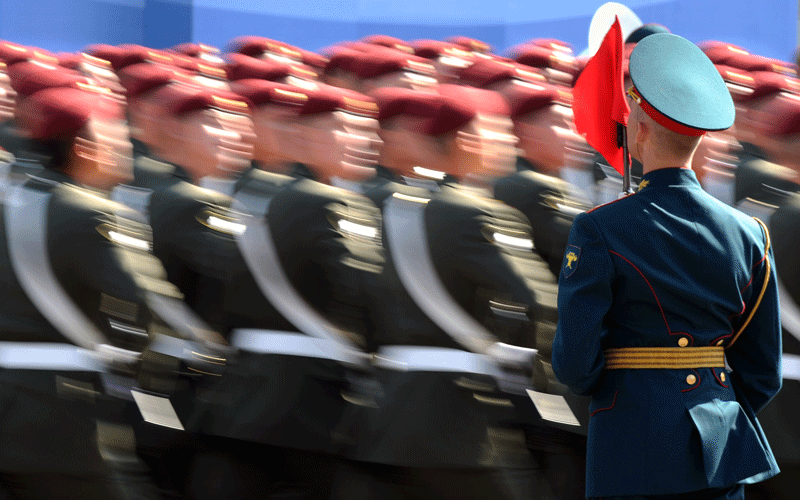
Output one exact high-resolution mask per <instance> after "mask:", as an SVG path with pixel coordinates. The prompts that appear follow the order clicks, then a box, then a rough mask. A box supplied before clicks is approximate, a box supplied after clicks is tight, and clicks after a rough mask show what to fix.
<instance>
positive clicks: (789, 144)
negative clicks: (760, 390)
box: [736, 93, 800, 498]
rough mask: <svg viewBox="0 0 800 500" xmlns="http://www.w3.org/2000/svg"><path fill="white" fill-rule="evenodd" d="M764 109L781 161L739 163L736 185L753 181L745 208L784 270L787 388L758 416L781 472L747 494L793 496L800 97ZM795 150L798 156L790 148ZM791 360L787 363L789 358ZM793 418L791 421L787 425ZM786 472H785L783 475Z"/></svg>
mask: <svg viewBox="0 0 800 500" xmlns="http://www.w3.org/2000/svg"><path fill="white" fill-rule="evenodd" d="M759 111H760V112H763V113H765V116H764V120H765V122H766V120H767V117H769V118H768V120H769V121H768V122H766V123H765V125H766V126H765V127H764V128H763V129H762V130H763V133H764V134H766V135H767V137H765V138H763V139H762V144H764V145H765V146H766V147H767V149H768V150H769V151H770V153H771V155H775V156H773V157H774V158H776V160H777V159H780V164H777V163H772V162H768V161H766V160H761V159H755V158H754V159H750V160H749V161H747V162H743V163H741V164H740V165H739V167H738V170H737V176H736V181H737V187H739V186H742V187H744V186H748V185H749V186H751V188H750V189H749V190H748V191H747V196H748V197H749V199H746V200H745V202H744V203H742V204H740V208H741V209H748V208H752V209H759V210H760V211H762V212H763V215H759V216H760V217H761V216H764V217H768V219H769V221H768V223H769V227H770V235H771V237H772V241H773V243H772V244H773V249H774V254H775V265H776V267H777V268H778V269H779V270H780V271H779V274H778V284H779V291H780V302H781V326H782V327H783V359H784V368H783V373H782V375H783V388H782V389H781V392H780V393H778V395H777V396H775V398H774V399H773V401H772V402H771V403H770V404H769V405H768V406H767V407H766V408H764V410H762V411H761V412H760V413H759V415H758V418H759V421H760V422H761V425H762V426H763V428H764V433H765V434H766V436H767V438H768V439H769V440H770V444H771V446H772V451H773V453H774V455H775V459H776V460H777V462H778V465H779V466H780V468H781V471H782V472H783V473H782V474H780V475H778V476H776V477H775V478H773V479H770V480H769V481H766V482H764V483H759V484H757V485H753V486H752V487H748V498H750V497H753V498H791V496H792V490H793V487H792V482H793V481H792V479H791V478H792V475H793V474H794V473H796V472H797V470H798V468H800V454H799V453H798V450H797V448H796V447H795V446H792V445H790V443H791V442H792V440H793V439H794V438H796V437H797V436H798V428H797V426H796V425H794V424H793V423H789V422H793V420H792V419H793V417H792V415H795V414H797V411H798V405H797V401H798V399H797V398H798V394H800V382H799V381H798V380H800V373H798V371H797V370H796V369H795V368H794V367H796V366H797V359H798V356H800V306H798V304H800V286H798V285H800V279H798V265H797V259H796V255H797V250H798V247H797V242H798V239H797V236H798V235H797V228H798V214H800V202H798V196H799V195H798V194H797V192H798V191H800V177H798V172H797V160H796V155H797V153H798V151H800V148H799V147H798V146H800V141H798V137H800V127H798V124H800V120H798V118H800V101H798V100H797V98H796V96H795V95H793V94H788V93H784V94H781V95H780V96H779V97H777V98H775V99H773V100H772V101H771V102H770V103H769V105H768V106H764V107H761V108H760V109H759ZM792 151H794V157H792V155H791V152H792ZM787 361H788V362H787ZM787 423H788V424H787ZM782 476H786V477H782Z"/></svg>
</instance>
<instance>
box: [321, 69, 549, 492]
mask: <svg viewBox="0 0 800 500" xmlns="http://www.w3.org/2000/svg"><path fill="white" fill-rule="evenodd" d="M374 95H375V98H376V99H377V101H378V103H379V105H380V109H381V122H382V129H381V135H382V138H383V141H384V145H383V148H382V152H381V163H382V167H383V168H382V169H380V171H382V172H385V173H386V174H388V173H391V175H392V176H394V177H395V178H399V177H401V176H402V177H408V178H413V177H417V178H427V179H429V180H430V179H433V178H435V177H438V178H439V180H440V181H444V182H443V183H442V184H441V185H440V186H438V187H437V186H436V184H434V185H433V186H432V188H433V191H429V190H425V189H421V188H418V187H417V188H415V187H411V186H408V185H404V184H400V183H397V182H395V181H394V180H393V179H392V178H391V177H389V176H384V177H377V178H374V179H372V180H370V181H368V182H367V183H365V184H364V185H363V187H364V189H365V191H364V193H365V195H366V196H367V197H369V198H370V199H372V200H374V201H375V203H376V204H378V205H379V206H381V207H382V213H383V219H384V224H383V230H382V237H383V241H384V246H385V248H386V250H387V257H388V258H387V264H386V266H385V268H384V270H383V272H382V274H381V276H380V281H379V282H378V283H379V284H378V288H377V289H376V290H375V292H374V293H373V294H372V295H373V297H374V299H375V300H376V305H375V307H376V314H375V321H376V328H375V334H376V335H377V337H376V338H375V344H376V346H377V348H378V351H377V355H376V358H375V359H376V376H377V380H378V382H379V384H378V385H377V386H372V388H371V389H370V388H369V387H367V388H362V389H363V392H362V393H361V397H359V398H358V399H356V400H355V401H354V404H353V405H352V407H351V410H350V411H349V412H348V413H347V414H346V417H347V418H345V419H344V420H343V427H342V434H343V436H351V442H350V451H349V452H348V456H349V457H350V458H351V459H352V461H351V462H350V463H349V464H348V466H347V467H345V468H343V469H342V470H341V471H340V472H339V474H338V475H337V482H336V483H335V491H334V498H354V497H362V496H364V497H375V498H433V497H435V498H487V497H492V496H494V497H499V498H556V497H555V496H553V493H552V492H551V491H550V490H549V489H548V488H549V486H550V485H549V484H548V482H547V480H545V479H544V477H543V475H540V474H539V473H538V472H539V471H536V472H534V470H533V469H534V468H535V467H536V465H534V464H533V462H532V458H531V456H530V454H529V453H528V451H527V448H526V445H525V435H524V433H522V432H521V431H520V430H519V429H515V428H512V427H511V426H509V425H507V422H509V421H512V420H514V419H515V418H517V414H516V413H515V411H514V409H513V405H514V403H512V401H511V399H509V397H508V396H506V395H504V394H503V393H502V392H501V391H499V390H498V382H497V381H496V380H495V379H493V377H492V375H489V374H490V373H492V369H490V368H488V366H490V365H493V362H492V361H491V359H495V360H496V361H498V362H502V361H501V360H503V359H504V358H503V356H502V355H497V357H496V358H491V356H489V355H487V354H486V351H484V350H482V349H481V348H479V347H477V345H476V344H475V343H473V342H477V343H478V344H480V343H481V342H489V343H491V341H490V340H489V339H490V338H492V336H491V334H488V333H487V332H488V331H491V332H493V334H496V335H497V337H496V338H495V339H496V341H497V342H501V343H502V342H506V343H510V344H513V345H517V346H526V347H532V346H536V347H538V348H539V352H540V353H542V354H543V355H544V356H545V357H546V356H547V353H548V351H549V346H548V339H547V337H548V334H547V332H548V326H547V325H548V323H549V324H550V325H552V322H553V321H554V320H555V317H554V315H553V316H550V315H549V314H548V311H547V308H546V305H545V304H547V302H548V294H550V297H551V298H552V294H554V293H555V283H554V282H552V281H551V282H549V283H545V284H538V285H537V284H535V283H534V282H533V279H532V278H531V274H533V273H535V272H536V271H532V270H531V269H536V270H540V271H544V272H545V273H547V271H546V268H545V266H544V263H543V262H541V260H539V261H538V262H537V260H536V259H535V258H534V255H533V254H532V253H531V252H530V248H531V247H532V244H531V240H530V229H529V227H528V225H527V223H526V221H525V219H524V217H523V216H522V214H520V213H518V212H516V211H515V210H513V209H511V208H509V207H507V206H505V205H503V204H501V203H499V202H496V201H494V200H491V199H488V198H485V197H482V196H481V195H480V194H479V193H480V191H479V190H478V191H473V190H471V189H470V188H468V187H466V186H463V185H462V186H459V185H457V184H454V183H452V180H453V179H459V180H461V181H463V182H465V183H472V184H476V185H481V186H484V187H486V186H489V185H490V182H491V179H493V178H494V177H495V176H497V175H499V174H500V173H503V172H506V171H507V170H508V169H510V168H511V165H513V158H514V157H513V154H512V151H513V149H512V148H513V143H514V142H515V139H514V137H513V135H512V134H511V133H510V128H511V124H510V122H509V120H508V118H507V116H508V110H507V107H506V104H505V102H504V101H503V100H502V98H501V97H500V96H499V95H498V94H496V93H493V92H489V91H485V90H478V89H470V88H467V87H461V86H451V85H446V86H442V87H440V93H426V92H419V91H413V90H407V89H397V88H386V89H382V90H381V91H378V92H376V93H375V94H374ZM488 138H491V140H489V139H488ZM384 175H385V174H384ZM446 179H450V180H449V181H448V180H446ZM397 203H407V204H409V205H407V206H404V205H402V204H401V205H397ZM417 210H419V212H418V213H416V212H417ZM408 227H411V228H414V229H413V230H411V231H410V232H408V233H405V232H404V229H405V228H408ZM405 230H406V231H408V230H407V229H405ZM420 241H421V242H422V246H417V242H420ZM420 259H423V260H422V261H423V262H425V261H429V262H430V267H428V266H429V264H425V266H424V267H422V268H420V267H418V263H419V262H420ZM420 269H428V271H420ZM419 272H422V274H421V275H420V274H417V273H419ZM431 280H435V282H436V283H439V284H440V285H437V287H436V288H439V286H441V288H439V290H438V291H432V290H428V292H425V291H423V290H422V289H421V288H417V287H415V286H414V285H413V283H417V284H419V283H422V282H426V283H431ZM439 280H441V281H439ZM431 294H432V295H431ZM430 306H434V309H438V311H437V310H432V309H431V308H430ZM549 312H551V313H554V310H552V311H549ZM448 317H449V318H454V319H453V320H452V321H450V320H448V319H445V318H448ZM455 318H458V319H455ZM473 322H476V323H473ZM476 324H477V325H478V326H475V325H476ZM467 325H468V326H467ZM486 329H488V330H486ZM464 330H472V331H473V332H478V331H479V332H481V333H480V334H475V335H476V336H474V337H473V336H467V337H464V336H460V335H459V333H463V331H464ZM551 331H552V330H551ZM483 335H486V337H483ZM478 339H479V340H478ZM498 345H499V344H496V345H495V346H498ZM471 350H472V352H470V351H471ZM530 362H531V361H530V360H528V361H527V363H528V364H529V365H528V369H529V370H530V368H531V367H530ZM523 364H524V362H523ZM540 368H541V370H536V375H534V379H535V384H534V385H537V384H539V388H540V389H543V390H547V385H548V380H547V376H546V374H545V371H544V366H543V365H542V366H540ZM528 377H530V374H528ZM523 378H525V377H523ZM527 380H528V381H530V378H527ZM528 404H530V401H528ZM348 430H349V434H348V433H347V431H348Z"/></svg>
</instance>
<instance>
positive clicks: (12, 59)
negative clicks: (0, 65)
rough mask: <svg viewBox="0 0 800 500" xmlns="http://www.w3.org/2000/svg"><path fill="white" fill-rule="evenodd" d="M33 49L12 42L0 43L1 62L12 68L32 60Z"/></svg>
mask: <svg viewBox="0 0 800 500" xmlns="http://www.w3.org/2000/svg"><path fill="white" fill-rule="evenodd" d="M31 52H32V51H31V49H30V48H28V47H25V46H23V45H18V44H16V43H12V42H5V41H0V61H3V62H4V63H6V65H8V66H11V65H13V64H16V63H18V62H22V61H27V60H28V59H30V58H31Z"/></svg>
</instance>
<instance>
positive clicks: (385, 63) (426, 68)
mask: <svg viewBox="0 0 800 500" xmlns="http://www.w3.org/2000/svg"><path fill="white" fill-rule="evenodd" d="M359 54H360V55H357V56H355V61H354V65H353V66H351V67H350V68H351V69H350V70H351V71H352V72H354V73H355V74H356V75H358V77H359V78H363V79H366V78H376V77H379V76H383V75H386V74H389V73H393V72H395V71H413V72H415V73H422V74H425V75H431V76H432V75H434V74H435V73H436V70H435V69H434V67H433V66H432V65H431V64H430V63H429V62H428V61H427V60H426V59H424V58H422V57H417V56H415V55H412V54H406V53H404V52H399V51H396V50H391V49H384V50H373V51H370V52H363V53H359Z"/></svg>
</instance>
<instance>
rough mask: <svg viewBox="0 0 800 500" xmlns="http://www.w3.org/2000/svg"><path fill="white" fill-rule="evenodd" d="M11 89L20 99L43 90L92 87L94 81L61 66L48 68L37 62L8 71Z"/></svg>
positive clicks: (20, 64) (24, 64)
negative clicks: (81, 86) (80, 86)
mask: <svg viewBox="0 0 800 500" xmlns="http://www.w3.org/2000/svg"><path fill="white" fill-rule="evenodd" d="M8 76H9V78H10V79H11V87H12V88H13V89H14V90H15V91H17V94H18V95H19V97H20V98H21V97H24V96H29V95H32V94H35V93H36V92H39V91H40V90H43V89H49V88H54V87H73V88H74V87H78V84H81V85H86V86H92V85H93V84H94V82H93V80H92V79H90V78H88V77H86V76H84V75H82V74H80V73H78V72H77V71H73V70H71V69H67V68H62V67H61V66H46V65H41V64H39V63H37V62H36V61H26V62H21V63H18V64H15V65H14V66H12V67H10V68H9V69H8Z"/></svg>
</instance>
